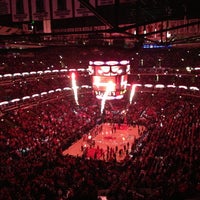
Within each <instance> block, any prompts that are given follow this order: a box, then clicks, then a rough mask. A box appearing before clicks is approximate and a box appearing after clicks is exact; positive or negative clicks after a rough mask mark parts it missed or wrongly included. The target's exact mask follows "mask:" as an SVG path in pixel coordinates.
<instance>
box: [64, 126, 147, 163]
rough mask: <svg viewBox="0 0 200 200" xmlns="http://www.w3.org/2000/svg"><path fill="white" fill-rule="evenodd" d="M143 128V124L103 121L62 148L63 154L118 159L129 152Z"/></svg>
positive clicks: (106, 159)
mask: <svg viewBox="0 0 200 200" xmlns="http://www.w3.org/2000/svg"><path fill="white" fill-rule="evenodd" d="M143 130H144V127H143V126H134V127H133V126H128V125H127V124H120V125H119V124H110V123H104V124H101V125H98V126H96V127H95V128H94V129H92V130H91V131H90V132H89V133H88V134H85V135H84V136H83V137H82V138H81V139H80V140H78V141H77V142H76V143H74V144H73V145H72V146H70V147H69V148H68V149H66V150H64V151H63V155H67V154H68V155H73V156H81V157H82V156H85V157H86V158H92V159H99V160H105V161H108V160H110V159H113V158H115V159H116V160H117V161H120V160H123V159H124V158H125V156H126V155H127V153H129V152H130V150H131V146H132V144H133V143H134V142H135V139H137V138H138V137H139V132H142V131H143Z"/></svg>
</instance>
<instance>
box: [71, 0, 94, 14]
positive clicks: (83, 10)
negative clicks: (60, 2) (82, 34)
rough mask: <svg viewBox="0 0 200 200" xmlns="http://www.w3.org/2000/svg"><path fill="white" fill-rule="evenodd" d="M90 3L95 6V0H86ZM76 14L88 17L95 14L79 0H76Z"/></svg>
mask: <svg viewBox="0 0 200 200" xmlns="http://www.w3.org/2000/svg"><path fill="white" fill-rule="evenodd" d="M85 1H87V2H88V3H90V4H91V5H92V6H93V7H96V6H95V0H85ZM74 14H75V17H87V16H93V15H94V14H93V13H92V12H91V11H90V10H89V9H88V8H86V7H84V6H83V5H82V4H81V3H80V2H79V1H74Z"/></svg>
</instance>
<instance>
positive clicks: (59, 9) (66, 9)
mask: <svg viewBox="0 0 200 200" xmlns="http://www.w3.org/2000/svg"><path fill="white" fill-rule="evenodd" d="M52 10H53V19H65V18H72V17H73V16H72V0H54V1H52Z"/></svg>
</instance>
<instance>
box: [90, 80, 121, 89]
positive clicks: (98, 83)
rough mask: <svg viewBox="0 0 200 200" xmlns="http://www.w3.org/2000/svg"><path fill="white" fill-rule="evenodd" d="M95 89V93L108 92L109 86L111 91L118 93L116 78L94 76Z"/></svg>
mask: <svg viewBox="0 0 200 200" xmlns="http://www.w3.org/2000/svg"><path fill="white" fill-rule="evenodd" d="M92 85H93V89H94V90H95V91H106V89H107V87H108V85H109V87H110V90H111V91H116V88H117V83H116V77H114V76H108V77H107V76H93V80H92Z"/></svg>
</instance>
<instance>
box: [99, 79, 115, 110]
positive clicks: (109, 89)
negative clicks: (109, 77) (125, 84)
mask: <svg viewBox="0 0 200 200" xmlns="http://www.w3.org/2000/svg"><path fill="white" fill-rule="evenodd" d="M113 89H115V84H114V83H113V82H112V81H109V82H108V83H107V87H106V91H105V93H104V95H103V98H102V101H101V114H102V113H103V110H104V107H105V104H106V100H107V98H108V95H109V93H110V92H111V91H113Z"/></svg>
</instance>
